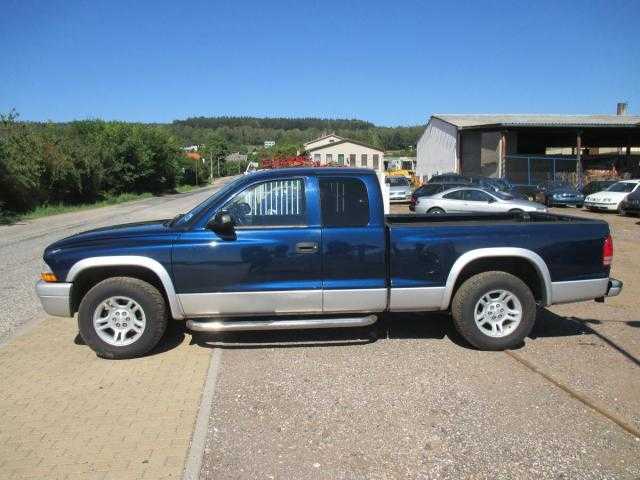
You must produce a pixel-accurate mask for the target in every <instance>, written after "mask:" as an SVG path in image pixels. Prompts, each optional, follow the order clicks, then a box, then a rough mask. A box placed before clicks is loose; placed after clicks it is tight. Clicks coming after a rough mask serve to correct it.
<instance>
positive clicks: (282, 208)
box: [222, 178, 307, 227]
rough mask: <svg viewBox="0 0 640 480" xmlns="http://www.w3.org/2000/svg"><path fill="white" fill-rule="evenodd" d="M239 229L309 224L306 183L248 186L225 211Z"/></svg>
mask: <svg viewBox="0 0 640 480" xmlns="http://www.w3.org/2000/svg"><path fill="white" fill-rule="evenodd" d="M222 209H223V210H226V211H227V212H229V214H230V215H231V217H232V218H233V220H234V222H235V224H236V226H238V227H286V226H303V225H306V224H307V209H306V201H305V192H304V180H302V179H300V178H291V179H289V178H288V179H283V180H272V181H269V182H263V183H258V184H256V185H252V186H250V187H247V188H246V189H245V190H243V191H242V192H240V193H238V194H236V195H235V196H234V197H233V198H232V199H231V200H230V201H229V202H228V203H227V204H226V205H225V206H224V207H223V208H222Z"/></svg>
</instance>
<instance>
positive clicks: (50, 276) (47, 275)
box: [40, 261, 58, 283]
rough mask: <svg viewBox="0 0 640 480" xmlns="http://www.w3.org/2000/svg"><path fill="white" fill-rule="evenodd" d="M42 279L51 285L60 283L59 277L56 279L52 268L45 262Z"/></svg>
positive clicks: (43, 263) (41, 273)
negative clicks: (51, 283)
mask: <svg viewBox="0 0 640 480" xmlns="http://www.w3.org/2000/svg"><path fill="white" fill-rule="evenodd" d="M40 278H42V280H44V281H45V282H49V283H50V282H57V281H58V277H56V274H55V273H53V270H51V267H50V266H49V265H47V263H46V262H44V261H43V262H42V268H41V271H40Z"/></svg>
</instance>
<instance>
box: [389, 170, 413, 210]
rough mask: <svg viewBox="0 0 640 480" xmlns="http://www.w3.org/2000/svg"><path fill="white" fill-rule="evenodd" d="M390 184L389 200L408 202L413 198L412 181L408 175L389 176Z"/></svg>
mask: <svg viewBox="0 0 640 480" xmlns="http://www.w3.org/2000/svg"><path fill="white" fill-rule="evenodd" d="M385 181H386V182H387V184H388V185H389V201H391V203H394V202H408V201H409V200H410V199H411V182H410V181H409V179H408V178H407V177H400V176H398V177H387V178H386V180H385Z"/></svg>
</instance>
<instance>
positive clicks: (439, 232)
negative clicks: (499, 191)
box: [385, 212, 609, 288]
mask: <svg viewBox="0 0 640 480" xmlns="http://www.w3.org/2000/svg"><path fill="white" fill-rule="evenodd" d="M385 220H386V226H387V231H388V242H389V251H390V253H389V274H390V275H389V276H390V283H391V286H392V287H395V288H412V287H441V286H443V285H445V283H446V280H447V276H448V274H449V272H450V271H451V268H452V266H453V264H454V263H455V261H456V260H457V259H458V258H460V257H461V256H462V255H464V254H465V253H466V252H468V251H470V250H474V249H495V248H512V249H513V248H517V249H526V250H529V251H532V252H535V253H536V254H537V255H539V256H540V257H541V258H542V259H543V260H544V262H545V263H546V264H547V265H548V267H549V272H550V275H551V281H553V282H567V281H575V280H587V279H594V278H602V277H605V276H608V274H609V272H608V271H606V269H605V268H603V266H602V258H601V252H602V244H603V242H604V239H605V238H606V236H607V235H608V234H609V226H608V225H607V223H606V222H604V221H601V220H591V219H585V218H578V217H571V216H568V215H554V214H549V213H543V212H540V213H537V212H536V213H528V214H527V213H518V214H513V213H504V214H443V215H388V216H386V218H385Z"/></svg>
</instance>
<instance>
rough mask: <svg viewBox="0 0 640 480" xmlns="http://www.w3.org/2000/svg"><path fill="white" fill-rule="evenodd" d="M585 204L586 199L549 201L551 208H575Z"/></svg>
mask: <svg viewBox="0 0 640 480" xmlns="http://www.w3.org/2000/svg"><path fill="white" fill-rule="evenodd" d="M582 204H584V199H582V198H580V199H578V198H550V199H549V205H550V206H552V207H553V206H559V205H562V206H565V207H569V206H571V205H573V206H575V205H582Z"/></svg>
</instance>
